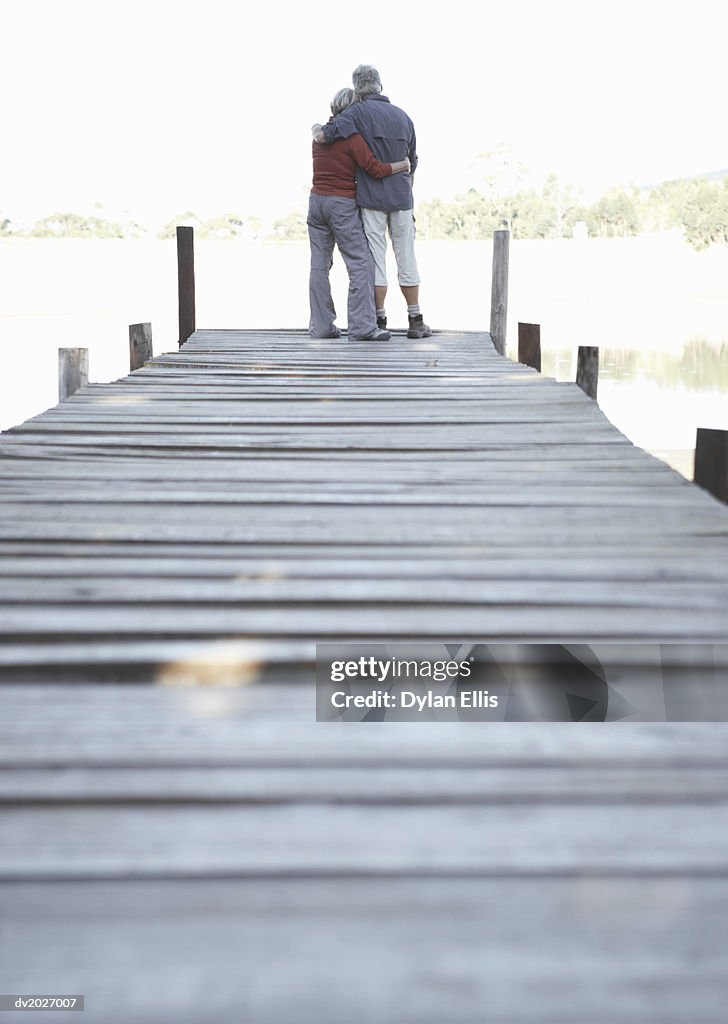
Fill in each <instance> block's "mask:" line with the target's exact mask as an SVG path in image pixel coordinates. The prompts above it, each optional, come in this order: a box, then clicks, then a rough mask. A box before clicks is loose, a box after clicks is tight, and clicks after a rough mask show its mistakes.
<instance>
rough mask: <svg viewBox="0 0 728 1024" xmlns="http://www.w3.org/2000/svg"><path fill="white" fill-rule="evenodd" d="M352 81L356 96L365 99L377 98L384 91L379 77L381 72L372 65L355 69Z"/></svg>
mask: <svg viewBox="0 0 728 1024" xmlns="http://www.w3.org/2000/svg"><path fill="white" fill-rule="evenodd" d="M351 81H352V83H353V85H354V89H355V91H356V95H357V96H358V97H361V98H363V97H364V96H377V95H378V94H379V93H380V92H381V91H382V80H381V78H380V77H379V72H378V71H377V69H376V68H375V67H373V66H372V65H371V64H359V65H358V67H355V68H354V70H353V72H352V75H351Z"/></svg>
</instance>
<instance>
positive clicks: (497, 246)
mask: <svg viewBox="0 0 728 1024" xmlns="http://www.w3.org/2000/svg"><path fill="white" fill-rule="evenodd" d="M510 237H511V233H510V231H494V232H493V277H492V285H491V293H490V336H491V338H492V339H493V346H494V348H495V350H496V352H498V353H499V354H500V355H502V356H504V355H505V354H506V327H507V321H508V249H509V242H510Z"/></svg>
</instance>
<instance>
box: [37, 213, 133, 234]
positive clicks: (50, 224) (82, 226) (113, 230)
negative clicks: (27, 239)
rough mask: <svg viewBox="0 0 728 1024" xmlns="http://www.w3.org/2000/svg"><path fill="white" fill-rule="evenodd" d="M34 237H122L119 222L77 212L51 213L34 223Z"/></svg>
mask: <svg viewBox="0 0 728 1024" xmlns="http://www.w3.org/2000/svg"><path fill="white" fill-rule="evenodd" d="M30 233H31V235H32V236H33V237H34V238H124V231H123V228H122V227H121V225H120V224H116V223H115V222H113V221H109V220H105V219H104V218H102V217H84V216H83V215H82V214H79V213H52V214H51V215H50V216H48V217H43V218H42V219H41V220H38V221H36V223H35V224H34V226H33V228H32V230H31V232H30Z"/></svg>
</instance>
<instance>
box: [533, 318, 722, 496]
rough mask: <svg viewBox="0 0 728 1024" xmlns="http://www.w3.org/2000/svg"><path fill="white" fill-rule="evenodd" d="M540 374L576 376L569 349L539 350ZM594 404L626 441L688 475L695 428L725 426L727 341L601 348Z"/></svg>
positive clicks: (696, 340) (559, 377) (573, 352)
mask: <svg viewBox="0 0 728 1024" xmlns="http://www.w3.org/2000/svg"><path fill="white" fill-rule="evenodd" d="M542 365H543V373H544V374H545V375H547V376H549V377H555V378H556V379H557V380H569V381H573V380H575V378H576V350H575V349H559V350H554V349H551V350H548V349H545V350H544V352H543V357H542ZM598 400H599V405H600V407H601V408H602V410H603V412H604V413H605V415H606V416H607V417H608V418H609V419H610V420H611V422H612V423H614V425H615V426H616V427H617V428H618V429H619V430H621V431H622V432H623V433H624V434H625V435H626V436H627V437H629V439H630V440H631V441H633V442H634V443H635V444H636V445H638V446H639V447H641V448H645V449H646V450H647V451H649V452H652V453H653V454H655V455H657V456H658V458H661V459H663V460H664V461H665V462H667V463H668V464H669V465H671V466H672V467H673V468H674V469H677V470H678V472H680V473H682V474H683V475H684V476H687V477H688V478H690V479H692V472H693V458H692V455H693V451H694V448H695V433H696V430H697V428H698V427H713V428H717V429H720V430H728V341H722V342H720V343H718V344H715V343H713V342H710V341H707V340H706V339H705V338H693V339H692V340H691V341H689V342H688V343H687V344H686V345H685V346H684V348H683V350H682V352H680V353H675V352H664V351H663V352H660V351H656V350H655V349H642V350H640V349H635V348H602V349H601V351H600V353H599V399H598Z"/></svg>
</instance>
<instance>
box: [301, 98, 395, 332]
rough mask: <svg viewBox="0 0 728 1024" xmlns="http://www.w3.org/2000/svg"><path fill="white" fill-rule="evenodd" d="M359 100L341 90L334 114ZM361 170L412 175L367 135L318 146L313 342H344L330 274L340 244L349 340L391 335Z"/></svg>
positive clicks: (311, 219) (312, 232)
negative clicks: (380, 301)
mask: <svg viewBox="0 0 728 1024" xmlns="http://www.w3.org/2000/svg"><path fill="white" fill-rule="evenodd" d="M353 102H354V90H353V89H339V91H338V92H337V93H336V95H335V96H334V98H333V100H332V101H331V116H332V118H333V117H335V116H336V114H338V113H340V112H341V111H342V110H345V109H346V107H348V106H350V105H351V104H352V103H353ZM359 167H361V169H362V170H363V171H366V173H367V174H370V175H371V176H372V177H373V178H386V177H387V176H388V175H390V174H397V173H399V172H400V171H409V160H400V161H398V162H397V163H393V164H386V163H380V161H379V160H377V158H376V157H375V156H374V154H373V153H372V151H371V150H370V149H369V146H367V144H366V142H365V141H364V139H363V138H362V137H361V135H358V134H355V135H350V136H349V137H348V138H346V139H337V141H336V142H333V143H332V144H331V145H328V146H326V145H322V144H321V143H318V142H314V143H313V187H312V189H311V195H310V196H309V204H308V218H307V224H308V236H309V241H310V243H311V273H310V278H309V297H310V302H311V321H310V324H309V334H310V335H311V337H312V338H338V337H340V335H341V332H340V331H339V330H338V328H337V327H336V326H335V322H334V321H335V319H336V310H335V308H334V301H333V298H332V295H331V283H330V281H329V271H330V270H331V267H332V266H333V253H334V245H337V246H338V248H339V252H340V253H341V256H342V258H343V260H344V263H345V264H346V269H347V272H348V274H349V299H348V332H349V338H350V339H355V340H361V341H388V340H389V338H390V334H389V332H388V331H383V330H380V329H379V328H378V327H377V315H376V306H375V303H374V262H373V260H372V255H371V253H370V251H369V245H368V243H367V239H366V235H365V234H364V227H363V225H362V220H361V214H360V212H359V207H358V206H357V204H356V172H357V168H359Z"/></svg>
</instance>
